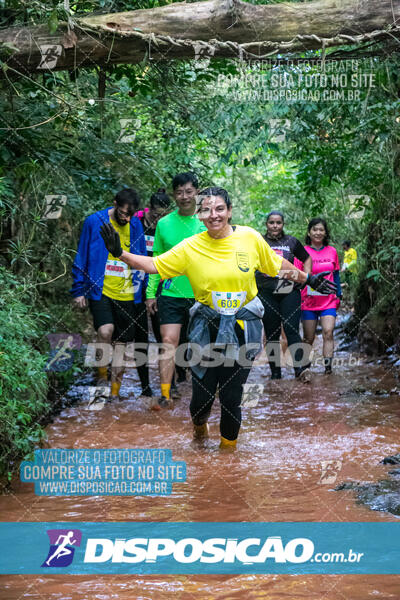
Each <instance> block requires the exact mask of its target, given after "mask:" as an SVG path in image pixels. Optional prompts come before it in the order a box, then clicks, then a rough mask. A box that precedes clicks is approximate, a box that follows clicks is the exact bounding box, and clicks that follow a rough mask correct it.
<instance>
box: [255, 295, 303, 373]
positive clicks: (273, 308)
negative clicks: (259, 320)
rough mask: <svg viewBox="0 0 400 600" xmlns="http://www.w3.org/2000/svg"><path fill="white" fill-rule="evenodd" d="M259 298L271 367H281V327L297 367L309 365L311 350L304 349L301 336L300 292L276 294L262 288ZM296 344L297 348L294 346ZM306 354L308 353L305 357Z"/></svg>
mask: <svg viewBox="0 0 400 600" xmlns="http://www.w3.org/2000/svg"><path fill="white" fill-rule="evenodd" d="M258 296H259V298H260V300H261V302H262V303H263V305H264V309H265V312H264V316H263V323H264V330H265V335H266V338H267V355H268V360H269V363H270V365H271V369H273V368H274V367H280V365H281V363H280V343H279V338H280V336H281V326H282V325H283V330H284V332H285V335H286V337H287V341H288V346H289V351H290V354H291V357H292V360H293V363H294V365H295V366H304V364H306V363H308V355H309V349H308V347H303V345H302V346H301V347H300V346H297V344H302V339H301V337H300V334H299V326H300V314H301V310H300V307H301V295H300V290H293V291H292V292H290V294H274V293H273V292H272V291H271V290H268V289H265V288H261V289H260V290H259V292H258ZM293 344H296V346H293ZM304 353H307V355H306V356H305V354H304Z"/></svg>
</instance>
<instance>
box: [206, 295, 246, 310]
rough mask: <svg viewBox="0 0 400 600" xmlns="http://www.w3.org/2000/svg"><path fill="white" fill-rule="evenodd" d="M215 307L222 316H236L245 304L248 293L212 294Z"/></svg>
mask: <svg viewBox="0 0 400 600" xmlns="http://www.w3.org/2000/svg"><path fill="white" fill-rule="evenodd" d="M211 295H212V301H213V306H214V308H215V310H216V311H217V312H219V313H220V314H221V315H234V314H236V313H237V311H238V310H239V308H240V307H241V306H242V305H243V304H244V301H245V299H246V295H247V292H211Z"/></svg>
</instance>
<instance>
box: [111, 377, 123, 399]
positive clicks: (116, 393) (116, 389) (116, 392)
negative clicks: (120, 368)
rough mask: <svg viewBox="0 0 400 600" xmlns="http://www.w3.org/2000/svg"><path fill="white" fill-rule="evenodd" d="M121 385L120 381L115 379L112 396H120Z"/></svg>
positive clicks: (112, 385) (112, 384)
mask: <svg viewBox="0 0 400 600" xmlns="http://www.w3.org/2000/svg"><path fill="white" fill-rule="evenodd" d="M120 387H121V384H120V382H119V381H113V382H112V383H111V396H114V397H117V398H118V396H119V389H120Z"/></svg>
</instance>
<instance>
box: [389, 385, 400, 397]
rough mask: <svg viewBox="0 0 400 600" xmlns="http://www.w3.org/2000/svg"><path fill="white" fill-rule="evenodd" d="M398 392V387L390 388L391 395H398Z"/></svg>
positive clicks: (399, 388) (399, 389)
mask: <svg viewBox="0 0 400 600" xmlns="http://www.w3.org/2000/svg"><path fill="white" fill-rule="evenodd" d="M399 394H400V387H394V388H393V389H391V390H390V395H391V396H395V395H399Z"/></svg>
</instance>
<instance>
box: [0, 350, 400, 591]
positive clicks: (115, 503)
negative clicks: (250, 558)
mask: <svg viewBox="0 0 400 600" xmlns="http://www.w3.org/2000/svg"><path fill="white" fill-rule="evenodd" d="M316 352H317V353H318V346H317V350H316ZM336 356H337V358H341V359H342V363H341V364H340V365H339V366H337V367H335V368H334V373H333V374H332V375H330V376H326V375H324V373H323V369H322V367H314V368H313V380H312V382H311V383H310V384H308V385H305V384H301V383H299V382H297V381H295V380H294V379H293V374H292V369H290V368H287V369H283V373H284V379H282V380H281V381H271V380H270V379H269V369H268V367H267V366H266V364H265V357H264V358H263V357H261V358H260V359H258V360H257V363H256V364H255V365H254V367H253V369H252V372H251V374H250V378H249V382H254V383H258V384H262V386H263V392H262V393H261V395H260V397H259V400H258V403H257V406H253V407H251V408H244V409H243V423H242V429H241V432H240V436H239V441H238V449H237V451H236V452H235V453H228V454H227V453H221V452H220V451H219V450H218V443H219V404H218V400H216V402H215V404H214V407H213V411H212V415H211V418H210V439H209V440H208V441H206V442H204V443H201V444H199V443H194V442H193V441H192V428H191V421H190V416H189V407H188V405H189V401H190V382H189V381H188V382H186V383H183V384H181V385H180V390H181V392H182V398H181V399H180V400H177V401H176V402H175V405H174V408H173V409H172V410H169V409H163V410H161V411H160V412H151V411H149V410H148V408H147V407H146V404H145V402H144V400H143V399H141V398H140V397H139V393H140V385H139V381H138V377H137V373H136V371H135V370H134V369H131V370H129V371H128V372H127V373H126V374H125V377H124V381H123V386H122V388H121V395H122V400H121V401H120V402H118V401H116V402H111V403H108V402H105V403H104V405H103V406H101V408H99V409H98V410H93V409H89V407H88V406H89V402H90V398H89V393H88V389H89V387H90V385H93V381H92V380H91V378H90V376H89V375H88V376H86V379H83V380H81V381H80V382H79V385H77V386H75V387H74V388H73V389H71V391H70V393H69V395H68V398H69V399H68V400H67V401H66V406H65V408H64V409H63V410H62V411H61V413H60V414H59V415H58V416H56V417H55V418H54V421H53V422H52V423H51V424H49V425H48V426H47V429H46V431H47V441H46V444H45V446H46V447H49V448H170V449H171V450H172V453H173V459H174V460H184V461H186V465H187V480H186V482H185V483H180V484H174V487H173V493H172V494H171V496H166V497H145V496H135V497H118V496H116V497H115V496H114V497H100V496H98V497H78V496H75V497H45V496H35V494H34V492H33V485H32V484H28V483H21V482H19V481H18V480H17V479H15V481H13V484H12V490H11V492H10V493H9V494H4V495H2V496H0V518H1V520H2V521H39V522H40V521H71V522H73V521H98V522H101V521H174V522H176V521H184V522H188V521H189V522H190V521H223V522H229V521H233V522H235V521H251V522H256V521H270V522H282V521H297V522H301V521H312V522H321V521H333V522H335V521H338V522H350V521H358V522H370V521H374V522H396V521H397V520H398V516H397V515H398V514H399V512H398V506H399V505H398V503H397V504H396V502H397V500H398V482H400V476H399V474H398V473H392V474H391V475H388V477H387V481H389V482H392V483H393V486H397V488H396V487H390V486H389V487H385V486H383V484H382V485H381V480H382V478H383V477H385V476H386V473H388V472H389V471H397V470H400V465H399V467H396V465H393V464H391V465H390V464H389V465H384V464H382V463H381V461H382V458H383V457H386V456H394V455H397V454H398V453H399V452H400V438H399V427H400V396H399V394H398V389H399V381H398V369H396V368H395V367H394V366H393V365H392V364H391V363H382V364H378V365H375V364H373V363H368V362H366V357H362V356H360V355H358V354H356V353H354V352H352V351H349V350H343V351H339V352H337V354H336ZM350 358H351V359H352V360H350ZM151 380H152V384H153V382H154V388H155V389H157V388H158V375H157V370H156V368H155V367H153V368H152V369H151ZM354 482H356V483H357V485H358V486H361V487H358V488H357V487H354V485H355V483H354ZM350 483H351V485H350ZM348 484H349V485H348ZM362 486H364V487H362ZM382 486H383V487H382ZM338 487H341V490H340V491H336V490H337V489H338ZM374 487H375V488H376V489H377V490H378V489H379V492H378V491H377V495H376V496H375V497H374V499H372V498H369V495H368V494H369V493H370V492H371V490H372V489H374ZM393 494H395V495H396V499H393V501H392V500H390V501H389V500H387V501H385V502H386V504H385V503H383V500H382V502H381V501H380V500H379V498H383V497H386V498H390V497H392V498H394V496H393ZM396 507H397V508H396ZM371 509H372V510H371ZM396 511H397V512H396ZM399 590H400V576H395V575H385V576H383V575H379V576H378V575H346V576H341V575H298V576H289V575H264V576H260V575H251V576H250V575H235V576H208V575H207V576H205V575H204V576H202V575H198V576H197V575H196V576H194V575H190V576H176V575H169V576H160V575H158V576H152V575H147V576H143V575H124V576H122V575H118V576H115V575H109V576H102V577H99V576H64V575H55V576H51V575H47V576H38V575H31V576H2V577H0V600H22V599H29V600H36V599H37V600H39V599H41V600H43V599H49V600H50V599H51V600H56V599H57V600H58V599H60V600H86V599H90V600H92V599H96V600H97V599H98V600H133V599H137V598H138V599H143V600H145V599H146V600H147V599H149V600H150V599H151V600H165V599H169V598H176V599H179V600H180V599H182V600H186V599H188V600H189V599H193V598H196V599H197V598H198V599H202V600H203V599H207V600H208V599H210V600H211V599H239V598H240V599H242V598H246V599H250V600H252V599H254V600H255V599H260V598H268V599H274V600H275V599H279V600H283V599H285V600H300V599H302V598H307V599H308V600H310V599H316V600H321V599H324V600H338V599H340V600H341V599H343V598H344V599H346V600H349V599H352V600H366V599H367V598H370V597H371V598H375V599H384V600H389V599H394V600H398V598H399V597H400V592H399Z"/></svg>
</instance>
